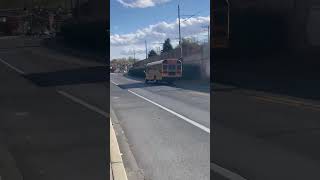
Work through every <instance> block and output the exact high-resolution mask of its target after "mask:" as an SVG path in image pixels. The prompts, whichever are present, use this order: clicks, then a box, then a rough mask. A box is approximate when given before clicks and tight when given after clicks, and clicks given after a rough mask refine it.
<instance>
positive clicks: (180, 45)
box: [178, 4, 182, 59]
mask: <svg viewBox="0 0 320 180" xmlns="http://www.w3.org/2000/svg"><path fill="white" fill-rule="evenodd" d="M178 19H179V47H180V58H181V59H182V44H181V28H180V5H179V4H178Z"/></svg>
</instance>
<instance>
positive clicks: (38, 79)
mask: <svg viewBox="0 0 320 180" xmlns="http://www.w3.org/2000/svg"><path fill="white" fill-rule="evenodd" d="M24 77H25V78H26V79H28V80H29V81H31V82H32V83H34V84H36V85H37V86H40V87H50V86H64V85H74V84H88V83H101V82H109V81H110V80H109V79H110V75H109V70H108V68H107V67H106V66H95V67H85V68H77V69H68V70H62V71H55V72H45V73H33V74H26V75H24Z"/></svg>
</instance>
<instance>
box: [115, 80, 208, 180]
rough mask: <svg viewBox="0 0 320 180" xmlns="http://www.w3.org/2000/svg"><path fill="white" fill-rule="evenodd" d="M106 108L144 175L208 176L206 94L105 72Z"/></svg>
mask: <svg viewBox="0 0 320 180" xmlns="http://www.w3.org/2000/svg"><path fill="white" fill-rule="evenodd" d="M110 80H111V84H110V95H111V97H110V98H111V99H110V100H111V106H112V108H113V109H114V111H115V114H116V115H117V118H118V120H119V123H120V125H121V127H122V129H123V130H124V134H125V136H126V138H127V139H128V143H129V145H130V149H131V151H132V153H133V155H134V157H135V160H136V161H137V164H138V166H139V168H141V169H142V170H143V173H144V176H145V179H148V180H149V179H152V180H166V179H168V180H169V179H184V180H194V179H198V180H209V179H210V112H209V110H210V94H209V93H204V92H198V91H193V90H188V89H182V88H179V87H173V86H168V85H165V84H160V85H152V84H151V85H145V84H144V82H143V81H139V80H136V79H132V78H128V77H124V76H123V75H122V74H111V75H110Z"/></svg>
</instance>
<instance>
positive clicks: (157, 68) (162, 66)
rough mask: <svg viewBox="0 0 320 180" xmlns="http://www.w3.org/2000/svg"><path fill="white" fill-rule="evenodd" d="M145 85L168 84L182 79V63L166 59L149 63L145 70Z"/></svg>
mask: <svg viewBox="0 0 320 180" xmlns="http://www.w3.org/2000/svg"><path fill="white" fill-rule="evenodd" d="M145 75H146V77H145V83H148V82H149V81H154V82H168V83H172V82H173V81H174V80H176V79H179V78H181V77H182V62H181V61H180V60H178V59H165V60H160V61H155V62H151V63H148V64H147V65H146V68H145Z"/></svg>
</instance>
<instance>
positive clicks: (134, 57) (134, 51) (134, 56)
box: [133, 49, 136, 63]
mask: <svg viewBox="0 0 320 180" xmlns="http://www.w3.org/2000/svg"><path fill="white" fill-rule="evenodd" d="M133 63H136V50H135V49H133Z"/></svg>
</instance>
